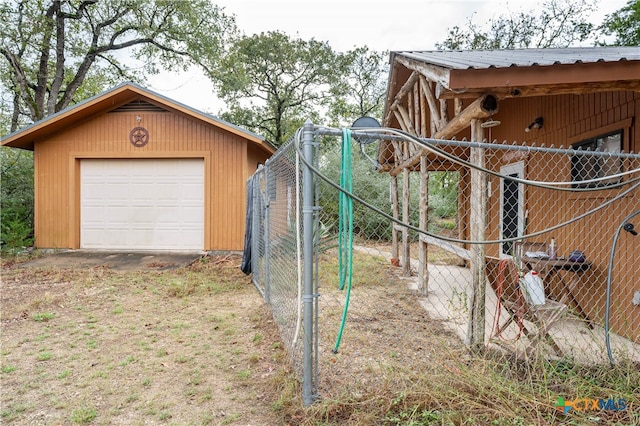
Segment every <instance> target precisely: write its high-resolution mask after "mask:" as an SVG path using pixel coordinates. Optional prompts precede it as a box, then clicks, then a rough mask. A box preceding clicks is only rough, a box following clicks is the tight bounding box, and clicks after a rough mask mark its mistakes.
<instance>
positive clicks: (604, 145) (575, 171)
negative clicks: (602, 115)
mask: <svg viewBox="0 0 640 426" xmlns="http://www.w3.org/2000/svg"><path fill="white" fill-rule="evenodd" d="M572 148H574V149H581V150H584V151H587V150H588V151H601V152H611V153H620V152H622V130H616V131H615V132H611V133H607V134H604V135H600V136H596V137H593V138H589V139H586V140H583V141H580V142H578V143H576V144H574V145H573V146H572ZM621 171H622V159H621V158H615V157H613V158H612V157H607V156H590V155H581V154H575V155H574V156H573V157H572V158H571V181H572V182H574V183H573V187H574V188H594V187H600V186H608V185H613V184H615V183H618V182H620V178H619V177H614V178H611V179H603V180H600V181H597V182H591V180H593V179H598V178H603V177H606V176H613V175H616V174H619V173H620V172H621Z"/></svg>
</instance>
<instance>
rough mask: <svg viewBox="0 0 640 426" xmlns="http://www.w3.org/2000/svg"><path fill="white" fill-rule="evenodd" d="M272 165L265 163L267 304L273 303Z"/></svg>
mask: <svg viewBox="0 0 640 426" xmlns="http://www.w3.org/2000/svg"><path fill="white" fill-rule="evenodd" d="M269 169H270V164H269V160H267V161H266V162H265V168H264V184H265V186H264V187H265V191H264V192H265V205H264V301H265V302H266V303H267V304H270V303H271V300H270V299H271V268H270V266H271V236H270V230H271V218H270V216H271V215H270V213H269V211H270V209H269V206H270V204H271V182H269V179H271V173H269Z"/></svg>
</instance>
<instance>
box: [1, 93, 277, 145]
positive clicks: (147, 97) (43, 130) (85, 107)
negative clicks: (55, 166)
mask: <svg viewBox="0 0 640 426" xmlns="http://www.w3.org/2000/svg"><path fill="white" fill-rule="evenodd" d="M134 101H142V102H145V103H150V104H153V105H156V106H158V107H160V108H162V109H166V110H169V111H172V112H177V113H181V114H186V115H188V116H190V117H192V118H194V119H197V120H200V121H203V122H205V123H207V124H210V125H213V126H216V127H218V128H221V129H223V130H226V131H228V132H231V133H233V134H235V135H238V136H240V137H243V138H245V139H247V140H249V141H250V142H253V143H255V144H256V145H259V146H260V147H261V148H262V149H264V150H265V151H267V152H269V153H273V152H275V147H274V146H273V145H271V144H270V143H269V142H267V141H266V140H265V138H264V137H262V136H260V135H258V134H256V133H253V132H251V131H249V130H247V129H243V128H241V127H238V126H236V125H234V124H231V123H229V122H228V121H225V120H222V119H220V118H217V117H214V116H213V115H210V114H207V113H204V112H202V111H199V110H197V109H195V108H191V107H189V106H187V105H184V104H182V103H180V102H177V101H174V100H172V99H169V98H167V97H165V96H162V95H160V94H158V93H156V92H153V91H151V90H149V89H146V88H144V87H142V86H140V85H138V84H135V83H132V82H125V83H121V84H119V85H118V86H115V87H113V88H112V89H109V90H107V91H105V92H103V93H100V94H98V95H96V96H93V97H91V98H89V99H86V100H84V101H82V102H80V103H77V104H75V105H72V106H70V107H67V108H65V109H63V110H62V111H60V112H57V113H55V114H53V115H50V116H48V117H45V118H43V119H42V120H39V121H36V122H35V123H33V124H30V125H28V126H26V127H23V128H22V129H19V130H17V131H15V132H13V133H11V134H9V135H7V136H6V137H3V138H2V145H4V146H10V147H15V148H22V149H27V150H33V145H34V143H35V142H37V141H38V140H41V139H43V138H45V137H47V136H49V135H51V134H53V133H55V132H58V131H60V130H61V129H63V128H66V127H68V126H70V125H72V124H74V123H77V122H79V121H81V120H84V119H87V118H89V117H91V116H94V115H96V114H101V113H106V112H109V111H113V110H115V109H117V108H120V107H125V108H126V105H127V104H129V103H131V102H134Z"/></svg>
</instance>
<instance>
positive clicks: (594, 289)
mask: <svg viewBox="0 0 640 426" xmlns="http://www.w3.org/2000/svg"><path fill="white" fill-rule="evenodd" d="M540 116H542V117H544V126H543V128H542V129H540V130H539V131H532V132H529V133H527V132H525V131H524V129H525V127H526V126H527V125H529V124H530V123H531V122H532V121H533V120H534V119H535V118H536V117H540ZM638 117H640V93H634V92H603V93H593V94H588V95H560V96H547V97H536V98H525V99H508V100H504V101H502V103H501V104H500V111H499V113H498V114H497V115H496V116H495V117H494V118H495V119H497V120H500V121H501V122H502V124H501V125H500V126H499V127H495V128H493V129H492V138H493V139H496V140H498V141H502V140H507V142H509V143H511V142H513V141H518V142H526V143H528V144H531V143H534V142H535V144H536V145H538V146H539V145H541V144H544V145H545V146H555V147H561V146H562V147H565V148H566V147H569V146H570V145H571V144H572V143H575V142H577V141H579V140H582V139H584V138H586V137H592V136H596V135H599V134H603V133H606V132H607V131H610V130H615V129H617V128H621V127H625V126H626V128H627V129H628V133H626V134H625V135H624V149H625V151H633V152H638V151H640V126H638V124H637V119H638ZM507 135H508V136H507ZM536 155H537V157H534V156H533V154H529V155H524V156H523V158H522V159H523V161H524V163H525V178H527V179H531V180H544V179H546V178H547V177H548V176H549V173H548V172H549V170H545V169H536V168H534V167H533V166H532V165H534V164H535V165H536V166H539V165H540V164H547V165H548V166H547V167H553V168H556V171H557V172H559V173H560V174H561V175H563V176H566V178H567V179H569V180H570V178H571V171H570V162H569V161H566V162H565V163H564V164H558V163H557V161H555V162H554V161H553V160H552V159H551V157H552V156H549V155H545V156H546V157H549V158H545V157H543V156H542V155H540V154H536ZM564 159H565V160H566V159H567V157H564ZM515 161H517V159H515V160H510V161H507V162H503V161H501V156H496V157H495V158H494V159H493V163H492V164H491V167H493V168H494V169H495V170H499V168H500V165H504V164H506V163H510V162H515ZM638 166H639V165H638V164H637V163H636V164H635V166H634V167H638ZM490 181H491V182H492V186H493V191H492V196H491V198H490V200H489V202H490V203H491V206H490V211H496V212H498V211H499V209H500V186H499V180H498V179H497V178H493V177H492V178H490ZM636 193H637V192H636ZM594 197H600V198H601V199H602V201H605V200H606V199H607V198H610V197H611V195H607V193H606V191H605V192H599V193H598V194H597V195H593V194H592V195H579V194H576V193H566V192H562V193H561V192H557V191H548V190H541V189H538V188H535V187H531V186H527V187H526V192H525V208H527V209H529V211H530V212H531V215H530V222H529V230H530V231H531V232H534V231H536V230H539V229H543V228H544V227H545V225H547V224H545V223H544V220H545V219H544V218H545V215H544V214H541V213H540V212H544V211H545V209H549V208H554V206H565V209H563V210H560V211H558V212H557V213H558V215H557V216H555V217H554V222H556V221H564V220H568V219H570V218H572V217H575V215H577V214H580V213H583V212H585V211H586V210H588V209H590V208H593V206H594V199H593V198H594ZM638 208H640V200H638V198H637V195H636V196H629V197H626V198H625V201H624V203H616V205H615V207H611V208H606V209H604V210H602V211H600V212H598V213H596V214H594V215H591V216H589V217H588V218H587V219H586V221H587V222H586V223H587V225H586V226H585V224H584V223H585V222H582V223H581V224H577V225H575V226H568V227H565V228H562V229H560V230H558V231H556V232H554V235H553V236H554V237H555V238H557V240H558V242H559V246H560V247H559V249H560V252H561V254H564V255H568V254H569V252H570V251H571V250H573V249H580V248H583V247H585V246H586V245H587V244H588V243H587V241H593V234H590V235H589V234H585V232H584V230H585V229H590V230H591V232H593V233H597V234H599V235H602V236H603V237H601V238H597V241H602V242H605V243H604V244H605V245H606V244H610V243H611V240H612V238H613V235H614V233H615V231H616V228H617V227H618V225H619V224H620V222H621V221H622V219H623V218H624V217H625V216H627V215H628V214H630V213H632V212H633V211H636V210H638ZM490 220H491V221H490V223H489V229H491V230H493V232H492V233H491V235H490V236H489V237H491V238H498V237H499V228H500V226H499V214H492V215H490ZM636 223H637V221H636ZM550 237H551V235H549V236H541V238H540V239H539V240H540V241H546V240H548V239H549V238H550ZM637 238H640V237H636V239H635V240H632V239H631V238H623V239H621V240H623V241H624V242H623V243H621V244H620V245H619V246H618V248H617V251H616V253H617V255H616V256H617V258H616V260H617V264H618V265H626V266H627V267H628V266H629V265H634V264H636V262H637V259H640V244H638V240H637ZM493 250H497V248H495V247H492V251H493ZM489 254H490V255H494V256H495V255H496V254H497V253H493V252H491V253H489ZM609 255H610V246H609V245H607V246H603V247H599V248H597V249H596V248H591V250H590V252H589V253H587V256H588V258H589V260H590V261H592V262H593V267H592V269H591V270H590V271H589V274H588V282H587V283H586V285H585V286H583V287H581V288H579V289H578V290H577V299H578V302H579V303H580V304H581V306H582V307H583V308H584V309H585V310H586V311H587V313H588V314H589V315H590V316H592V317H593V318H595V319H596V320H597V321H598V322H600V323H602V321H603V320H604V312H605V311H604V306H605V295H606V278H607V268H608V260H609ZM627 269H628V268H627ZM632 269H633V268H632ZM617 270H618V271H620V268H618V269H617ZM614 271H616V268H615V267H614ZM620 273H621V274H622V275H621V276H619V277H618V279H617V280H616V279H614V280H613V288H612V291H611V306H612V313H615V315H612V317H611V327H612V329H613V330H625V333H624V334H625V336H626V337H628V338H631V339H632V340H634V341H636V342H640V313H639V309H640V308H638V307H637V306H636V307H634V306H633V305H632V304H631V299H632V297H633V293H634V291H637V290H640V287H638V283H639V282H640V268H635V269H633V270H625V271H620ZM552 284H553V283H550V286H551V288H553V285H552ZM554 291H555V290H554Z"/></svg>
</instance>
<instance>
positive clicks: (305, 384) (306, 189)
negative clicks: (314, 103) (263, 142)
mask: <svg viewBox="0 0 640 426" xmlns="http://www.w3.org/2000/svg"><path fill="white" fill-rule="evenodd" d="M302 155H303V156H304V159H305V161H306V163H305V164H304V165H303V172H302V224H303V236H302V239H303V246H302V253H303V261H304V263H303V265H304V269H303V284H304V289H303V302H304V305H303V307H304V312H303V315H304V317H303V324H304V353H303V375H302V402H303V404H304V405H310V404H312V403H313V399H314V397H313V301H314V291H313V260H314V256H313V240H314V239H313V219H314V211H315V202H314V201H315V197H314V185H313V172H312V170H311V168H310V167H309V166H308V165H307V164H313V123H311V121H310V120H307V121H306V122H305V123H304V128H303V131H302Z"/></svg>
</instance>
